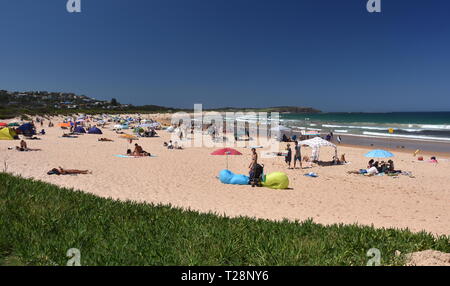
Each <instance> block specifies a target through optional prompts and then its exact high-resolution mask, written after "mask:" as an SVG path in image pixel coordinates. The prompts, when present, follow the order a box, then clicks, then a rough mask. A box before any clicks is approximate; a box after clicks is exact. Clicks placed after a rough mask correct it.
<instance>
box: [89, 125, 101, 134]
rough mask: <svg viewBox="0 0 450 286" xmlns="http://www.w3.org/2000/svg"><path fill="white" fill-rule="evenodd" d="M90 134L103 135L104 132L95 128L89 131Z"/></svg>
mask: <svg viewBox="0 0 450 286" xmlns="http://www.w3.org/2000/svg"><path fill="white" fill-rule="evenodd" d="M88 134H103V132H102V131H101V130H100V129H98V128H97V127H95V126H94V127H91V128H90V129H89V130H88Z"/></svg>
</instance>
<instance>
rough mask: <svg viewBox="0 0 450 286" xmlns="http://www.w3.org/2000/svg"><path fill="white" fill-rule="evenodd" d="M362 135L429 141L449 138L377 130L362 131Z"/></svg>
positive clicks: (446, 140) (448, 140)
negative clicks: (379, 131)
mask: <svg viewBox="0 0 450 286" xmlns="http://www.w3.org/2000/svg"><path fill="white" fill-rule="evenodd" d="M363 134H364V135H371V136H374V137H385V138H405V139H411V140H431V141H445V142H450V138H444V137H432V136H420V135H403V134H387V133H378V132H363Z"/></svg>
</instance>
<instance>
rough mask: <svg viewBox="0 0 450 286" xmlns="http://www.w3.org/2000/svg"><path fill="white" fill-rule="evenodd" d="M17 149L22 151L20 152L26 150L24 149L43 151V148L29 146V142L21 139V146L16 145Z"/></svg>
mask: <svg viewBox="0 0 450 286" xmlns="http://www.w3.org/2000/svg"><path fill="white" fill-rule="evenodd" d="M16 150H17V151H20V152H24V151H41V149H32V148H28V146H27V142H25V141H24V140H21V141H20V146H16Z"/></svg>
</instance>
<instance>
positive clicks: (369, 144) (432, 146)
mask: <svg viewBox="0 0 450 286" xmlns="http://www.w3.org/2000/svg"><path fill="white" fill-rule="evenodd" d="M340 136H341V138H342V143H340V144H338V143H337V142H336V135H335V138H334V139H333V141H332V142H333V143H334V144H336V145H337V146H338V147H339V146H348V147H357V148H364V149H368V150H369V149H377V148H383V149H384V150H388V151H390V152H401V153H408V154H411V155H412V154H413V153H414V152H415V151H416V150H420V152H419V154H418V156H425V155H426V156H436V157H438V159H439V157H449V158H450V143H442V142H430V141H419V140H408V139H399V138H395V139H384V138H375V137H360V136H352V135H340Z"/></svg>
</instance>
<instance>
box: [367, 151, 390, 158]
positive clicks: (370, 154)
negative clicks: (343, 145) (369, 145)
mask: <svg viewBox="0 0 450 286" xmlns="http://www.w3.org/2000/svg"><path fill="white" fill-rule="evenodd" d="M364 156H366V157H369V158H389V157H394V154H392V153H391V152H389V151H386V150H372V151H370V152H368V153H366V154H365V155H364Z"/></svg>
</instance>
